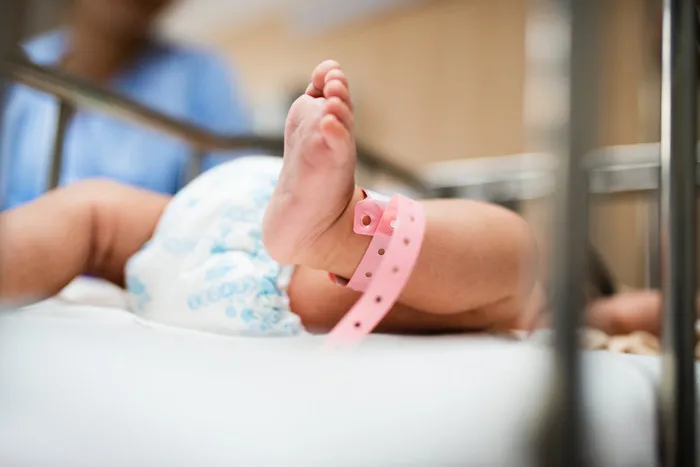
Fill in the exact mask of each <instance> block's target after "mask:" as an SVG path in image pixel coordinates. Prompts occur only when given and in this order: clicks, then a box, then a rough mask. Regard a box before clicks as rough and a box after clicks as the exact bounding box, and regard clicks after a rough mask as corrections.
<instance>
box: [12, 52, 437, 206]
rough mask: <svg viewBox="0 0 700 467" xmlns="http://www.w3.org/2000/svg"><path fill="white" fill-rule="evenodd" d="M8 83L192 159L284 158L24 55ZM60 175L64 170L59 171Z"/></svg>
mask: <svg viewBox="0 0 700 467" xmlns="http://www.w3.org/2000/svg"><path fill="white" fill-rule="evenodd" d="M7 68H8V70H9V75H10V79H11V80H13V81H16V82H18V83H21V84H24V85H26V86H30V87H32V88H34V89H37V90H39V91H42V92H45V93H48V94H51V95H53V96H56V97H58V98H59V100H60V101H61V102H65V103H67V104H69V105H71V106H74V107H75V108H84V109H90V110H94V111H98V112H102V113H105V114H107V115H111V116H113V117H117V118H120V119H123V120H127V121H130V122H134V123H137V124H140V125H143V126H146V127H148V128H152V129H155V130H158V131H160V132H162V133H165V134H167V135H170V136H173V137H175V138H178V139H180V140H182V141H184V142H186V143H188V144H189V145H191V146H192V147H193V148H194V155H193V157H197V156H198V155H199V156H201V155H202V154H204V152H205V151H211V150H218V151H233V150H241V149H258V150H262V151H266V152H269V153H271V155H279V156H281V155H282V153H283V151H284V139H283V138H282V137H269V136H259V135H236V136H225V135H219V134H216V133H213V132H210V131H207V130H204V129H202V128H198V127H196V126H193V125H190V124H188V123H186V122H184V121H181V120H178V119H176V118H173V117H170V116H167V115H164V114H162V113H159V112H156V111H154V110H153V109H150V108H148V107H146V106H144V105H141V104H139V103H138V102H135V101H133V100H130V99H127V98H125V97H122V96H119V95H118V94H116V93H114V92H111V91H109V90H107V89H104V88H103V87H101V86H98V85H95V84H94V83H91V82H89V81H86V80H82V79H79V78H76V77H74V76H71V75H69V74H67V73H64V72H62V71H61V70H58V69H53V68H48V67H45V66H41V65H37V64H35V63H33V62H31V61H30V60H28V59H27V58H26V57H24V56H21V55H20V54H15V55H14V56H12V57H11V58H10V59H9V60H8V62H7ZM64 128H65V126H58V127H57V130H58V131H57V133H56V135H55V139H56V141H57V142H60V141H59V140H60V139H62V138H63V136H62V135H61V134H60V133H61V131H62V130H63V129H64ZM56 148H57V150H58V152H56V153H54V163H55V165H56V166H57V167H56V168H54V169H53V170H54V171H60V159H61V157H60V150H61V149H62V146H61V145H58V144H57V145H56ZM357 157H358V162H359V163H360V164H363V165H364V166H366V167H367V168H368V169H370V170H373V171H380V172H383V173H386V174H387V175H389V176H391V177H394V178H396V179H398V180H400V181H401V182H403V183H405V184H407V185H409V186H410V187H411V188H413V189H415V190H417V191H419V192H421V194H429V192H430V190H429V189H428V187H427V186H426V185H425V183H424V182H423V180H421V179H420V177H418V176H416V175H415V174H414V173H413V172H411V171H410V170H407V169H405V168H403V167H401V166H399V165H398V164H394V163H392V162H390V161H388V160H387V159H386V158H384V157H380V156H378V155H376V154H374V153H373V152H371V151H370V150H369V149H367V148H365V147H363V146H362V145H358V147H357ZM59 173H60V172H59Z"/></svg>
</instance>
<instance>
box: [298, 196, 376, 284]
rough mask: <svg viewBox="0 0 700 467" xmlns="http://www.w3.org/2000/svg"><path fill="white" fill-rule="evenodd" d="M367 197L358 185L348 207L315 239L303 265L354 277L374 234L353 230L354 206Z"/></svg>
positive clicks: (341, 275)
mask: <svg viewBox="0 0 700 467" xmlns="http://www.w3.org/2000/svg"><path fill="white" fill-rule="evenodd" d="M364 198H365V195H364V192H363V190H362V189H361V188H359V187H357V186H356V187H355V189H354V191H353V195H352V198H351V199H350V202H349V203H348V205H347V206H346V207H345V210H344V211H343V213H342V214H341V215H340V216H339V217H338V219H337V220H336V221H335V222H334V223H333V224H332V225H331V226H330V227H329V228H328V230H326V232H324V234H323V235H322V236H321V237H320V238H319V239H318V240H317V241H316V243H315V244H314V247H313V251H312V252H310V253H309V255H308V261H306V264H303V266H308V267H311V268H313V269H317V270H321V271H327V272H332V273H334V274H336V275H338V276H340V277H347V278H349V277H351V276H352V274H353V273H354V272H355V269H357V266H358V265H359V264H360V261H361V260H362V257H363V256H364V254H365V251H366V250H367V247H368V246H369V242H370V240H371V237H369V236H366V235H358V234H356V233H355V232H354V231H353V223H354V219H355V206H356V205H357V203H359V202H360V201H362V200H363V199H364Z"/></svg>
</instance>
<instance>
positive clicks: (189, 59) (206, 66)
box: [154, 41, 229, 72]
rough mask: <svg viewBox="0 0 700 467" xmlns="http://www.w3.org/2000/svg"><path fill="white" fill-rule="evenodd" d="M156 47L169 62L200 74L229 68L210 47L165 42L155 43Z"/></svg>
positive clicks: (221, 57) (223, 59)
mask: <svg viewBox="0 0 700 467" xmlns="http://www.w3.org/2000/svg"><path fill="white" fill-rule="evenodd" d="M154 47H155V49H156V50H157V51H158V52H159V53H160V54H161V55H162V56H164V57H167V60H169V61H173V62H178V63H181V64H183V65H185V66H187V67H192V68H194V69H196V70H198V71H199V72H207V71H210V70H224V69H227V68H228V67H229V64H228V62H227V60H226V59H225V57H223V56H222V55H221V54H219V53H217V52H216V51H215V50H213V49H211V48H208V47H203V46H197V45H190V44H180V43H175V42H163V41H159V42H155V43H154Z"/></svg>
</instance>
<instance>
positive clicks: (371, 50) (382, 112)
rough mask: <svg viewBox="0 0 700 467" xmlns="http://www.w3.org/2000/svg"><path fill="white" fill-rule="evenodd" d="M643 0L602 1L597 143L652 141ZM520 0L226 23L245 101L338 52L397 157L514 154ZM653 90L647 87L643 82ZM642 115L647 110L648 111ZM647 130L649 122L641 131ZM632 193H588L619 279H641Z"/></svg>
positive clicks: (381, 147)
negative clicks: (313, 26)
mask: <svg viewBox="0 0 700 467" xmlns="http://www.w3.org/2000/svg"><path fill="white" fill-rule="evenodd" d="M643 2H644V0H609V1H607V2H605V4H606V10H607V11H606V16H605V21H604V24H603V25H601V35H602V37H601V39H602V41H603V44H604V52H603V55H602V57H601V60H602V64H603V70H604V73H603V80H602V88H601V113H600V119H599V122H600V140H601V144H604V145H611V144H626V143H634V142H644V141H652V140H653V139H654V138H655V137H657V135H656V134H655V131H654V123H655V120H654V118H653V114H654V112H655V111H657V109H655V108H654V107H653V106H652V107H651V108H649V106H644V105H643V102H642V101H641V100H640V96H641V92H642V90H646V92H649V89H650V88H649V87H648V86H646V87H645V86H643V83H644V82H645V80H646V78H647V75H648V74H649V70H648V59H649V55H648V54H646V55H645V54H644V53H642V48H643V47H645V46H647V47H648V45H644V39H645V38H646V39H648V36H649V31H648V29H647V28H648V24H647V23H646V21H647V18H645V15H644V11H643V8H640V6H641V5H642V4H643ZM526 13H527V2H526V1H525V0H432V1H430V0H426V2H424V3H423V4H420V5H418V6H413V7H407V8H399V9H395V10H394V11H391V12H389V13H386V14H382V15H379V16H377V17H374V18H372V19H370V20H364V21H358V22H354V23H352V24H348V25H345V26H343V27H340V28H335V29H333V30H330V31H325V32H321V33H318V34H314V35H311V34H308V35H302V34H299V33H295V32H294V31H292V30H290V29H289V28H288V27H286V25H285V23H284V22H283V21H282V20H281V19H280V18H275V17H269V18H267V19H265V20H264V21H260V22H258V23H256V24H254V25H250V26H249V27H247V28H246V29H245V30H238V31H236V32H235V33H228V34H226V33H224V34H222V35H220V36H219V44H220V46H221V47H222V48H224V49H225V50H226V51H228V52H229V53H230V54H231V56H232V57H235V60H236V63H237V66H238V68H239V70H240V72H241V75H242V79H243V82H244V85H245V86H246V88H247V89H248V91H249V95H250V97H251V100H252V101H253V103H254V104H255V103H256V102H262V101H263V100H264V99H265V98H266V96H269V95H271V94H277V93H279V91H280V90H282V89H288V90H290V91H291V90H292V88H295V87H298V86H299V85H301V84H302V83H305V82H306V81H307V80H308V76H309V73H310V71H311V70H312V68H313V66H314V65H315V64H316V63H318V62H319V61H321V60H323V59H326V58H334V59H336V60H338V61H339V62H340V63H341V64H342V65H343V66H344V67H345V69H346V71H347V73H348V75H349V77H350V79H351V80H352V90H353V93H354V97H355V99H356V101H357V106H358V107H357V108H358V112H357V113H358V116H357V118H358V136H359V138H360V139H361V140H362V141H364V142H365V143H366V144H368V145H369V146H370V147H372V148H374V149H375V150H378V151H380V152H381V153H382V154H383V155H385V156H386V157H388V158H391V159H393V160H395V161H397V162H400V163H403V164H406V165H408V166H411V167H417V166H420V165H421V164H425V163H428V162H432V161H437V160H445V159H455V158H468V157H481V156H489V155H503V154H512V153H518V152H523V151H525V150H527V148H526V147H525V138H524V125H523V121H522V116H523V108H522V106H523V79H524V71H525V60H524V43H523V39H524V33H525V19H526ZM651 89H652V90H653V89H654V88H653V87H652V88H651ZM649 115H652V117H649ZM650 129H651V130H650ZM639 204H640V201H639V200H638V199H635V198H633V197H617V198H615V199H613V200H606V201H605V202H604V203H598V202H596V203H595V206H596V207H595V209H594V211H595V215H594V218H593V227H592V231H593V237H594V239H595V241H596V244H598V245H599V247H600V248H601V249H602V251H603V254H604V256H605V257H606V258H608V259H609V260H610V261H611V263H612V264H613V266H614V269H615V272H616V274H617V275H618V276H619V277H620V278H621V279H622V280H623V281H625V282H627V283H632V284H636V283H639V281H640V280H641V278H642V275H641V270H642V259H643V257H642V255H641V249H640V248H641V247H640V244H639V242H638V241H632V240H631V239H636V238H637V237H638V233H637V232H636V231H635V228H636V226H637V225H638V221H639V213H640V208H639Z"/></svg>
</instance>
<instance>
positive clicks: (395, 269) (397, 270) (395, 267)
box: [391, 266, 399, 274]
mask: <svg viewBox="0 0 700 467" xmlns="http://www.w3.org/2000/svg"><path fill="white" fill-rule="evenodd" d="M391 272H393V273H394V274H396V273H397V272H399V267H398V266H394V267H393V268H392V269H391Z"/></svg>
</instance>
